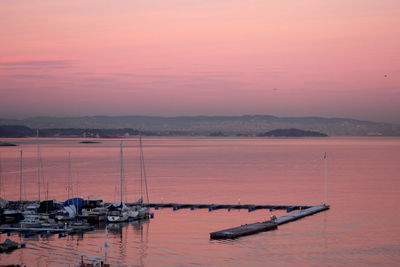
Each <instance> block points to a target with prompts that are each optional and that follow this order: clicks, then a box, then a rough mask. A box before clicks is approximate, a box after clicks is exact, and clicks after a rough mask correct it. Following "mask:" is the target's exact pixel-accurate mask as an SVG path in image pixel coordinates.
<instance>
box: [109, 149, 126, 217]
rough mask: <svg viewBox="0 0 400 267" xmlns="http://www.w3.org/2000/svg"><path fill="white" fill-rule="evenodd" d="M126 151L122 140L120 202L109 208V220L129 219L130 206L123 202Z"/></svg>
mask: <svg viewBox="0 0 400 267" xmlns="http://www.w3.org/2000/svg"><path fill="white" fill-rule="evenodd" d="M124 178H125V177H124V153H123V148H122V142H121V144H120V202H116V203H113V204H112V205H110V206H109V208H108V210H109V211H108V213H107V221H109V222H112V223H115V222H126V221H128V220H129V217H130V216H129V212H130V210H129V208H128V207H127V206H126V204H125V203H124V202H123V193H124V192H123V191H124V190H123V189H124V184H125V183H124V180H125V179H124Z"/></svg>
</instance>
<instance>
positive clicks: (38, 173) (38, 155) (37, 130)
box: [36, 129, 41, 202]
mask: <svg viewBox="0 0 400 267" xmlns="http://www.w3.org/2000/svg"><path fill="white" fill-rule="evenodd" d="M39 149H40V148H39V129H36V157H37V164H38V166H37V179H38V200H39V202H40V178H41V170H40V151H39Z"/></svg>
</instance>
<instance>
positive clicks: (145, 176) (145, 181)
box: [140, 136, 150, 203]
mask: <svg viewBox="0 0 400 267" xmlns="http://www.w3.org/2000/svg"><path fill="white" fill-rule="evenodd" d="M140 150H141V154H142V165H143V176H144V184H145V189H146V200H147V203H149V202H150V199H149V189H148V186H147V175H146V166H145V163H144V153H143V143H142V136H140Z"/></svg>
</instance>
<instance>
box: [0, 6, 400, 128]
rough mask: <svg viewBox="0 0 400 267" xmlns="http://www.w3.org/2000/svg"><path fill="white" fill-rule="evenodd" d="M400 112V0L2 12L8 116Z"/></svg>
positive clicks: (1, 91)
mask: <svg viewBox="0 0 400 267" xmlns="http://www.w3.org/2000/svg"><path fill="white" fill-rule="evenodd" d="M385 75H386V76H385ZM399 103H400V1H398V0H380V1H377V0H374V1H372V0H347V1H320V0H314V1H312V0H296V1H295V0H288V1H265V0H260V1H258V0H253V1H251V0H250V1H242V0H240V1H236V0H230V1H228V0H213V1H211V0H146V1H135V0H119V1H109V0H108V1H105V0H91V1H89V0H86V1H70V0H69V1H64V0H57V1H54V0H30V1H22V0H3V1H1V2H0V117H12V118H20V117H29V116H37V115H49V116H80V115H164V116H172V115H239V114H271V115H276V116H311V115H312V116H326V117H352V118H358V119H367V120H375V121H385V122H395V123H400V116H399V114H400V104H399Z"/></svg>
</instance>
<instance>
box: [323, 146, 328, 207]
mask: <svg viewBox="0 0 400 267" xmlns="http://www.w3.org/2000/svg"><path fill="white" fill-rule="evenodd" d="M324 204H328V158H327V156H326V152H325V153H324Z"/></svg>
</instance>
